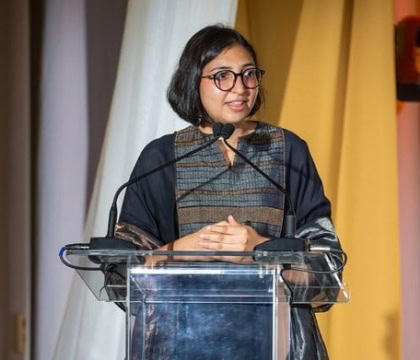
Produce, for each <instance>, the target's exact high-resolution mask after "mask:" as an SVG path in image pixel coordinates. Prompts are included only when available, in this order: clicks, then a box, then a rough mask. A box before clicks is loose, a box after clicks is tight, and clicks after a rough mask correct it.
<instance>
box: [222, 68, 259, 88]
mask: <svg viewBox="0 0 420 360" xmlns="http://www.w3.org/2000/svg"><path fill="white" fill-rule="evenodd" d="M238 76H240V77H241V79H242V83H243V84H244V86H245V87H246V88H248V89H255V88H256V87H258V85H259V84H260V81H261V78H262V72H261V70H259V69H249V70H245V71H244V72H242V73H240V74H236V73H234V72H233V71H230V70H222V71H218V72H217V73H216V74H214V82H215V84H216V86H217V87H218V88H219V89H220V90H231V89H233V87H234V86H235V84H236V78H237V77H238Z"/></svg>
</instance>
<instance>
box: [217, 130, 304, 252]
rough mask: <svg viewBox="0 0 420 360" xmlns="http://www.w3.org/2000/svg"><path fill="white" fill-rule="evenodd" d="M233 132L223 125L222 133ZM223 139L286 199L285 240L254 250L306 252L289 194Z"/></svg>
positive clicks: (274, 241)
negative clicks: (297, 232)
mask: <svg viewBox="0 0 420 360" xmlns="http://www.w3.org/2000/svg"><path fill="white" fill-rule="evenodd" d="M234 130H235V127H234V126H233V125H232V124H226V125H224V129H223V131H225V132H230V131H231V132H232V133H233V131H234ZM227 139H228V138H224V139H223V142H224V144H225V145H226V146H227V147H228V148H229V149H231V150H232V151H233V152H234V153H235V154H236V155H238V156H239V157H240V158H241V159H242V160H244V161H245V162H246V163H247V164H248V165H250V166H251V167H252V168H253V169H254V170H256V171H257V172H258V173H259V174H260V175H262V176H263V177H264V178H266V179H267V180H268V181H269V182H270V183H271V184H272V185H274V186H275V187H276V188H277V189H278V190H279V191H280V192H281V193H282V194H283V195H284V196H285V198H286V200H287V202H288V204H289V210H288V212H287V214H286V216H285V221H284V229H285V238H280V239H278V238H277V239H276V238H275V239H270V240H268V241H266V242H264V243H262V244H260V245H257V246H256V247H255V248H254V250H262V251H306V250H308V249H309V247H310V243H309V240H304V239H298V238H296V237H295V235H296V213H295V207H294V206H293V201H292V199H291V197H290V194H289V192H288V191H287V190H286V189H285V188H284V187H283V186H281V185H280V184H279V183H278V182H277V181H275V180H274V179H273V178H271V177H270V176H269V175H267V174H266V173H265V172H264V171H262V170H261V169H260V168H259V167H258V166H257V165H255V164H254V163H253V162H252V161H251V160H249V159H248V158H247V157H246V156H245V155H243V154H242V153H241V152H240V151H238V150H236V149H235V148H234V147H233V146H232V145H230V144H229V143H228V142H227V141H226V140H227Z"/></svg>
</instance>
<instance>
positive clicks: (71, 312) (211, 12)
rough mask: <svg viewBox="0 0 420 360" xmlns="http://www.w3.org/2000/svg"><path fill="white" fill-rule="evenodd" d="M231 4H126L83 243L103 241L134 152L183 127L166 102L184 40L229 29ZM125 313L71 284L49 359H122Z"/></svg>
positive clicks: (155, 0)
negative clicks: (211, 29)
mask: <svg viewBox="0 0 420 360" xmlns="http://www.w3.org/2000/svg"><path fill="white" fill-rule="evenodd" d="M236 6H237V1H236V0H229V1H228V0H200V1H197V0H173V1H168V0H131V1H129V5H128V10H127V18H126V27H125V33H124V39H123V46H122V50H121V58H120V64H119V69H118V77H117V84H116V87H115V92H114V98H113V103H112V108H111V113H110V117H109V121H108V125H107V129H106V134H105V140H104V145H103V149H102V155H101V159H100V164H99V168H98V172H97V176H96V181H95V186H94V191H93V196H92V198H91V202H90V207H89V214H88V220H87V226H86V230H85V240H86V241H88V240H89V238H90V237H91V236H100V235H104V233H105V232H106V224H107V217H108V211H109V207H110V204H111V200H112V197H113V194H114V192H115V190H116V189H117V187H118V185H120V184H121V183H123V182H124V181H126V180H127V179H128V177H129V174H130V171H131V169H132V168H133V166H134V163H135V160H136V158H137V156H138V155H139V152H140V151H141V149H142V148H143V147H144V146H145V145H146V144H147V143H148V142H149V141H151V140H152V139H154V138H156V137H158V136H160V135H162V134H164V133H169V132H173V131H174V130H175V129H179V128H181V127H184V126H186V123H184V122H182V121H181V120H180V119H178V118H177V117H176V115H175V114H174V113H173V112H172V110H171V109H170V107H169V105H168V104H167V102H166V99H165V93H166V88H167V85H168V83H169V80H170V76H171V74H172V73H173V71H174V69H175V64H176V61H177V59H178V58H179V55H180V53H181V51H182V48H183V46H184V45H185V43H186V41H187V39H188V38H189V37H190V36H191V35H192V34H193V33H195V32H196V31H197V30H199V29H200V28H202V27H203V26H206V25H208V24H214V23H217V22H222V23H225V24H231V25H232V24H233V21H234V19H235V15H236ZM123 337H124V314H123V312H121V311H120V310H119V309H118V308H117V307H116V306H115V305H113V304H109V303H100V302H98V301H96V299H95V298H94V297H93V295H92V294H91V293H90V291H89V290H88V289H87V287H86V286H85V285H84V284H83V283H82V281H81V280H80V279H79V278H78V277H77V276H76V277H74V279H73V282H72V287H71V290H70V295H69V299H68V303H67V308H66V312H65V316H64V319H63V322H62V326H61V331H60V334H59V338H58V341H57V346H56V351H55V355H54V359H57V360H66V359H72V360H77V359H81V360H82V359H83V360H84V359H90V360H96V359H101V360H103V359H122V358H123V354H124V342H123Z"/></svg>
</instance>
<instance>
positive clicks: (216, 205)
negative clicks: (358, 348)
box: [118, 25, 340, 359]
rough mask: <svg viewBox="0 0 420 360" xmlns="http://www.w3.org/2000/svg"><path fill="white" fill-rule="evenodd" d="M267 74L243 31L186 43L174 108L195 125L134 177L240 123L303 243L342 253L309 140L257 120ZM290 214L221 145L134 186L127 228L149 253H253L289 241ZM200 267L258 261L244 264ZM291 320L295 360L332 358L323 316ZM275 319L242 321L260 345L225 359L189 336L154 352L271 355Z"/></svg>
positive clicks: (123, 221) (154, 150)
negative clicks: (321, 326) (219, 127)
mask: <svg viewBox="0 0 420 360" xmlns="http://www.w3.org/2000/svg"><path fill="white" fill-rule="evenodd" d="M263 75H264V71H263V70H261V69H259V67H258V61H257V56H256V53H255V51H254V49H253V47H252V46H251V45H250V44H249V43H248V41H247V40H246V39H245V38H244V37H243V36H242V35H241V34H240V33H238V32H237V31H235V30H233V29H231V28H227V27H224V26H221V25H215V26H208V27H206V28H204V29H202V30H200V31H199V32H197V33H196V34H195V35H194V36H193V37H192V38H191V39H190V40H189V41H188V43H187V44H186V46H185V49H184V51H183V53H182V55H181V58H180V60H179V64H178V68H177V70H176V71H175V74H174V75H173V78H172V81H171V84H170V86H169V89H168V94H167V95H168V100H169V103H170V104H171V106H172V108H173V110H174V111H175V112H176V113H177V114H178V115H179V116H180V117H181V118H183V119H184V120H186V121H187V122H189V123H191V125H190V126H189V127H187V128H185V129H183V130H181V131H179V132H176V133H175V134H171V135H166V136H163V137H162V138H160V139H157V140H154V141H152V142H151V143H150V144H149V145H147V146H146V148H145V149H144V150H143V152H142V154H141V155H140V157H139V160H138V162H137V164H136V166H135V168H134V171H133V173H132V176H133V177H134V176H138V175H140V174H142V173H145V172H146V171H148V170H150V169H153V168H155V167H156V166H158V165H160V164H163V163H165V162H168V161H170V160H172V159H173V158H175V157H178V156H181V155H183V154H185V153H187V152H188V151H190V150H192V149H195V148H197V147H199V146H200V145H202V144H205V143H206V142H209V141H210V139H211V138H212V126H213V124H214V123H222V124H232V125H234V127H235V130H234V132H233V134H232V136H231V137H230V138H229V140H228V141H229V143H230V144H231V145H233V146H234V147H235V148H236V149H237V150H238V151H240V152H241V153H242V154H244V155H245V156H246V157H248V158H249V159H250V160H251V161H252V162H253V163H254V164H256V165H257V166H258V167H260V168H261V169H262V170H263V171H264V172H265V173H266V174H268V175H269V176H270V177H272V178H273V179H275V180H276V181H277V182H278V183H279V184H281V185H282V186H283V187H285V188H286V190H287V191H288V192H289V193H290V195H291V199H292V202H293V203H294V204H295V208H296V209H295V210H296V215H297V236H298V237H299V236H300V237H305V238H308V239H311V240H312V243H315V244H323V245H328V246H331V247H335V248H339V246H340V245H339V242H338V239H337V237H336V235H335V232H334V228H333V225H332V223H331V220H330V216H331V209H330V203H329V201H328V200H327V199H326V197H325V196H324V192H323V187H322V183H321V180H320V178H319V176H318V173H317V171H316V168H315V165H314V163H313V161H312V159H311V156H310V154H309V151H308V148H307V146H306V143H305V142H304V141H303V140H301V139H300V138H298V137H297V136H296V135H294V134H293V133H291V132H290V131H287V130H284V129H282V128H279V127H274V126H271V125H267V124H265V123H263V122H259V121H251V120H250V117H251V116H252V115H254V114H255V113H256V111H257V110H258V109H259V107H260V106H261V104H262V95H261V92H260V84H261V81H262V78H263ZM287 210H288V205H287V203H285V201H284V196H283V195H282V194H281V193H280V192H279V191H278V190H277V189H275V188H274V187H273V186H272V185H271V184H270V183H269V182H268V181H267V180H266V179H265V178H263V177H262V176H259V175H258V174H257V173H256V172H255V170H254V169H252V168H251V167H249V166H246V164H245V163H244V162H243V161H242V160H241V159H240V158H239V157H237V156H235V153H234V152H233V151H232V150H230V149H229V148H228V147H226V146H225V145H224V144H223V143H222V142H220V141H219V142H217V143H215V144H213V145H212V146H210V147H208V148H206V149H204V150H203V151H200V152H198V153H196V154H194V155H192V156H190V157H188V158H186V159H184V160H182V161H179V162H177V163H176V164H175V165H173V166H170V167H166V168H165V169H163V170H162V171H160V172H158V173H155V174H154V175H151V176H149V177H147V178H146V179H144V181H141V182H138V183H136V184H134V185H132V186H131V187H130V188H129V189H128V190H127V193H126V196H125V200H124V204H123V208H122V212H121V216H120V223H119V226H118V231H119V234H120V236H125V237H126V238H128V239H130V240H132V241H134V242H135V243H136V244H138V245H139V247H141V248H143V249H161V250H172V249H173V250H201V251H202V250H224V251H251V250H253V249H254V247H255V246H257V245H259V244H261V243H263V242H265V241H267V240H268V239H270V238H279V237H281V236H282V232H283V231H284V229H283V226H282V225H283V215H284V214H285V213H286V212H287ZM175 260H177V261H182V260H190V261H191V258H188V259H187V258H185V259H184V258H181V257H176V258H175ZM194 260H205V261H211V260H224V261H226V260H227V261H232V262H249V261H250V260H249V258H235V257H231V258H228V259H226V258H224V259H218V258H214V257H207V258H205V259H202V258H201V259H200V258H195V259H194ZM247 311H248V313H249V309H248V310H247ZM291 316H292V320H291V322H292V334H291V337H292V345H291V349H290V358H291V359H327V358H328V355H327V351H326V349H325V346H324V343H323V341H322V338H321V335H320V332H319V330H318V326H317V323H316V319H315V316H314V314H313V309H311V308H310V307H308V306H300V307H299V306H293V307H292V315H291ZM238 317H239V318H240V317H241V315H240V314H238ZM269 319H270V315H268V314H267V313H266V314H254V315H251V316H249V314H248V317H247V324H248V325H245V324H244V323H243V322H242V323H239V322H238V323H235V324H236V325H235V327H236V329H238V328H243V327H244V326H245V327H246V326H248V327H249V326H250V325H249V324H251V326H252V327H253V328H254V329H255V328H257V329H258V330H259V331H260V333H259V337H258V339H259V340H258V343H252V344H250V343H247V342H246V340H244V339H245V338H243V339H239V340H237V341H238V343H237V346H236V348H235V349H236V350H235V351H236V352H235V353H234V354H235V355H232V354H231V355H226V354H224V355H223V350H221V349H220V348H217V346H216V345H215V346H213V349H212V350H208V349H206V351H207V352H205V351H204V350H203V349H202V352H201V354H200V353H196V354H192V352H193V350H191V348H189V347H188V346H186V347H183V348H182V350H180V349H179V347H180V346H181V345H180V344H181V342H182V341H180V340H179V339H178V341H177V342H176V343H175V345H174V346H173V347H174V348H172V349H168V347H169V348H170V347H171V346H168V344H164V343H163V342H162V341H163V340H156V339H154V340H153V341H154V348H155V349H160V350H159V354H158V353H155V354H154V356H155V357H153V356H151V357H152V358H159V359H164V358H168V359H175V358H176V359H178V358H179V359H189V358H196V356H199V357H200V358H201V359H222V358H226V359H233V358H235V359H236V358H238V359H242V358H246V359H254V358H255V359H266V358H271V348H270V341H269V340H267V339H269V338H270V336H271V335H269V334H268V333H267V332H268V331H269V330H268V329H269V328H270V327H271V323H270V320H269ZM161 320H162V319H161ZM166 320H167V323H171V321H173V319H172V320H170V321H169V320H168V319H166ZM238 321H239V320H238ZM165 337H166V336H165ZM216 337H217V335H216ZM245 343H246V344H245ZM208 351H210V352H208ZM175 354H177V355H175ZM203 354H204V355H203Z"/></svg>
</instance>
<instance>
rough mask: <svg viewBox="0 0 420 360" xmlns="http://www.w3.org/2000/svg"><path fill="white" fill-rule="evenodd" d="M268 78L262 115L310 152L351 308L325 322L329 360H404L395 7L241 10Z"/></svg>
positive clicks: (336, 2) (335, 2) (256, 6)
mask: <svg viewBox="0 0 420 360" xmlns="http://www.w3.org/2000/svg"><path fill="white" fill-rule="evenodd" d="M236 27H237V29H238V30H239V31H241V32H243V33H244V34H245V35H246V36H247V37H248V38H249V39H250V41H251V42H252V43H253V44H254V45H255V47H256V49H257V51H258V54H259V56H260V63H261V67H262V68H264V69H265V70H266V71H267V73H266V78H265V79H264V87H265V90H266V99H267V106H266V109H263V110H262V111H261V112H260V113H259V114H258V115H259V117H260V118H262V119H263V120H265V121H267V122H270V123H272V124H281V126H283V127H285V128H288V129H290V130H292V131H294V132H296V133H297V134H299V135H300V136H301V137H303V138H304V139H305V140H306V141H307V142H308V143H309V147H310V149H311V153H312V155H313V157H314V159H315V162H316V164H317V167H318V170H319V172H320V175H321V177H322V179H323V181H324V186H325V190H326V193H327V196H328V197H329V198H330V200H331V201H332V206H333V220H334V223H335V225H336V228H337V232H338V235H339V237H340V239H341V242H342V245H343V248H344V249H345V251H346V252H347V253H348V255H349V262H348V264H347V267H346V270H345V273H344V279H345V281H346V282H347V283H348V284H349V285H350V288H351V296H352V298H351V302H350V304H349V305H336V306H334V307H333V308H332V309H331V310H330V311H329V312H327V313H325V314H318V315H317V318H318V320H319V322H320V324H321V329H322V332H323V335H324V339H325V342H326V344H327V347H328V349H329V353H330V357H331V359H338V360H342V359H343V360H347V359H349V360H350V359H351V360H354V359H369V360H374V359H378V360H379V359H380V360H384V359H393V360H394V359H400V358H401V355H400V353H401V351H400V268H399V237H398V199H397V190H398V189H397V186H398V185H397V144H396V119H395V108H396V107H395V76H394V60H393V59H394V56H393V48H394V47H393V17H392V3H391V0H369V1H366V0H347V1H346V0H273V1H270V0H259V1H253V0H239V5H238V12H237V21H236Z"/></svg>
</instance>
